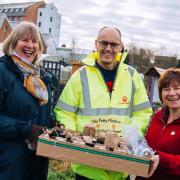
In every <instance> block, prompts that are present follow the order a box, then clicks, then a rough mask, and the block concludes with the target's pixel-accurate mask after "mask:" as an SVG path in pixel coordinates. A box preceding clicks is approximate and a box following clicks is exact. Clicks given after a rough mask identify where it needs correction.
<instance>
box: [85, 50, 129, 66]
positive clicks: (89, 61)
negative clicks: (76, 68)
mask: <svg viewBox="0 0 180 180" xmlns="http://www.w3.org/2000/svg"><path fill="white" fill-rule="evenodd" d="M126 57H127V52H123V53H118V55H117V56H116V60H117V61H118V62H119V61H120V64H121V63H123V62H124V61H125V59H126ZM98 58H99V54H98V52H93V53H91V54H89V55H87V56H86V57H85V58H84V59H83V60H82V61H81V62H82V63H83V64H85V65H88V66H95V64H96V61H97V59H98Z"/></svg>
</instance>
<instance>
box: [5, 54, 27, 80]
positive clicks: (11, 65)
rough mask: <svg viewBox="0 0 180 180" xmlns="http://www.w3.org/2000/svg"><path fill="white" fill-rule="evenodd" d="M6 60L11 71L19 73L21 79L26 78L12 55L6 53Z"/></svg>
mask: <svg viewBox="0 0 180 180" xmlns="http://www.w3.org/2000/svg"><path fill="white" fill-rule="evenodd" d="M4 60H5V64H6V65H7V67H8V69H9V70H10V71H11V72H13V73H15V74H17V75H18V76H19V77H20V78H21V79H24V76H23V74H22V72H21V71H20V70H19V68H18V67H17V65H16V64H15V63H14V61H13V60H12V58H11V56H9V55H4Z"/></svg>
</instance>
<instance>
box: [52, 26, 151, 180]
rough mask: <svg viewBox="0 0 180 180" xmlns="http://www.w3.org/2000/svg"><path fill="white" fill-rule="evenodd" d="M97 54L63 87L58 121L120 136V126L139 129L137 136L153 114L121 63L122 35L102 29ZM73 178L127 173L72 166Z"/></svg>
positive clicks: (99, 179)
mask: <svg viewBox="0 0 180 180" xmlns="http://www.w3.org/2000/svg"><path fill="white" fill-rule="evenodd" d="M95 46H96V49H97V52H95V53H92V54H90V55H88V56H87V57H86V58H85V59H84V60H83V61H82V62H83V63H84V66H83V67H81V68H80V69H79V70H77V71H76V72H75V73H74V74H73V75H72V77H71V78H70V80H69V81H68V83H67V85H66V86H65V88H64V90H63V92H62V94H61V96H60V99H59V101H58V103H57V106H56V109H55V112H56V115H57V119H58V120H59V121H60V122H61V123H63V124H65V126H66V128H68V129H73V130H76V131H80V132H82V131H83V128H84V126H85V125H86V124H94V126H95V127H96V130H97V131H101V132H102V131H106V130H111V131H115V132H116V133H118V134H119V136H122V137H123V126H124V125H127V124H131V125H135V126H138V129H139V133H140V134H141V135H142V132H143V130H145V128H146V126H147V125H148V123H149V119H150V115H151V114H152V110H151V106H150V103H149V100H148V97H147V94H146V90H145V87H144V84H143V81H142V79H141V77H140V75H139V74H138V72H137V71H136V70H135V69H134V68H133V67H130V66H128V65H127V64H124V63H123V62H124V60H125V58H126V56H127V52H123V53H120V54H119V52H120V51H121V33H120V31H119V30H118V29H116V28H109V27H104V28H102V29H101V30H100V31H99V33H98V36H97V40H96V41H95ZM72 169H73V171H74V172H75V173H76V175H77V176H76V179H77V180H79V179H81V180H82V179H93V180H119V179H126V178H127V176H128V174H125V173H118V172H112V171H108V170H103V169H98V168H95V167H90V166H85V165H79V164H78V165H77V164H73V165H72Z"/></svg>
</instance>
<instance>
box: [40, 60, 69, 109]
mask: <svg viewBox="0 0 180 180" xmlns="http://www.w3.org/2000/svg"><path fill="white" fill-rule="evenodd" d="M42 65H43V67H44V69H45V70H46V71H48V72H50V73H49V74H50V75H51V79H52V80H53V81H54V82H53V84H54V89H53V91H52V97H53V98H52V105H53V106H55V105H56V103H57V101H58V98H59V96H60V94H61V92H62V90H63V89H64V86H65V84H61V83H60V79H61V78H62V77H61V65H63V66H64V67H65V66H68V64H67V63H65V62H64V61H62V60H60V61H52V60H43V61H42Z"/></svg>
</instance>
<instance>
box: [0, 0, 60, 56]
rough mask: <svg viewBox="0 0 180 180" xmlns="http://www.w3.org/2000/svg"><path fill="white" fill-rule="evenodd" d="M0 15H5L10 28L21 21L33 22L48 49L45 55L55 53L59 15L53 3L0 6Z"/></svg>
mask: <svg viewBox="0 0 180 180" xmlns="http://www.w3.org/2000/svg"><path fill="white" fill-rule="evenodd" d="M0 13H4V14H6V16H7V17H8V20H9V22H10V24H11V26H12V27H14V26H15V25H16V24H18V23H19V22H21V21H30V22H34V23H35V24H36V25H37V26H38V28H39V30H40V32H41V33H42V36H43V37H44V40H45V43H46V45H47V47H49V48H47V53H52V52H53V50H54V52H55V51H56V47H58V43H59V36H60V28H61V15H60V14H59V13H58V10H57V8H56V7H55V5H54V4H53V3H50V4H46V3H45V2H44V1H38V2H24V3H8V4H7V3H6V4H0ZM49 50H50V52H49Z"/></svg>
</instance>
